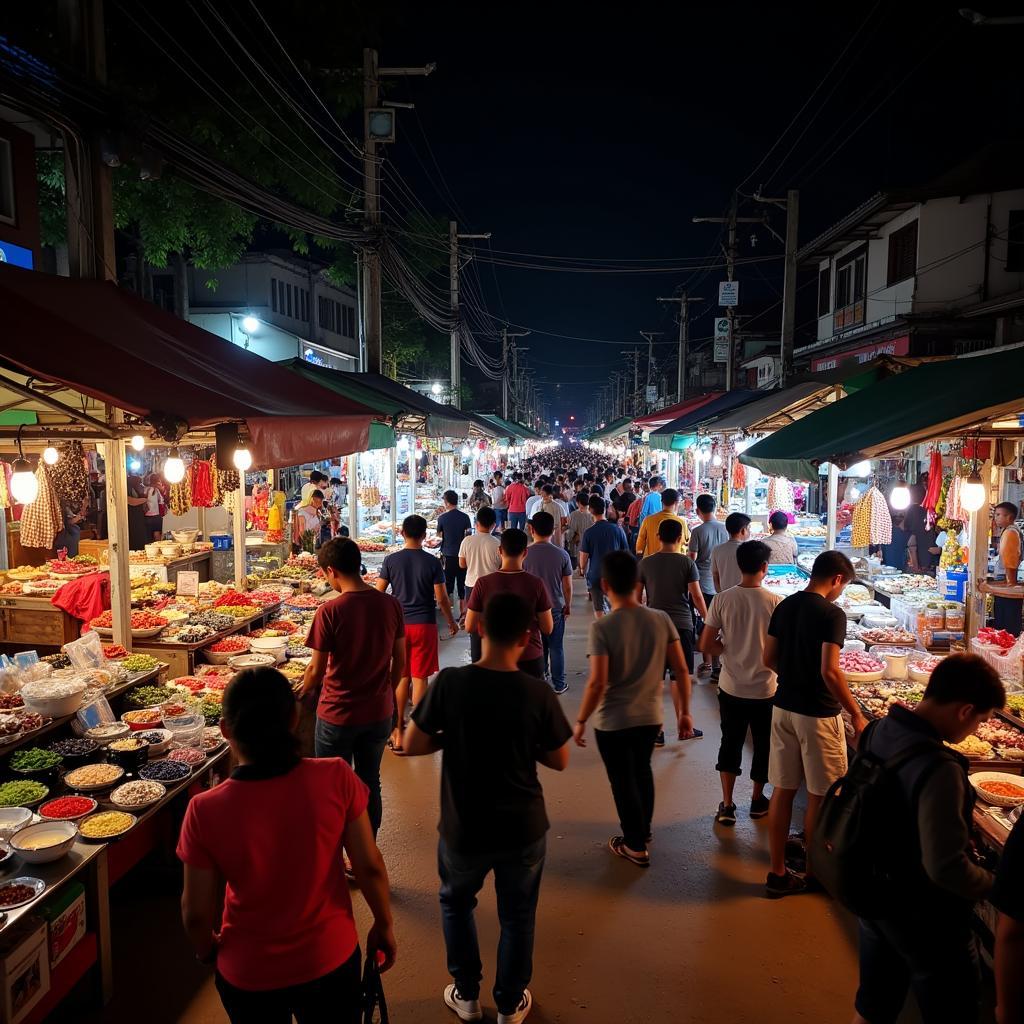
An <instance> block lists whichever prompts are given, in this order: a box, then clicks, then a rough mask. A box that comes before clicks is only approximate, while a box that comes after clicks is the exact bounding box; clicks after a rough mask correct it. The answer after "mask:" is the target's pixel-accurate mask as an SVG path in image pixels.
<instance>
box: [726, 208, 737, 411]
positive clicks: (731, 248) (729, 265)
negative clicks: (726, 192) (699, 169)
mask: <svg viewBox="0 0 1024 1024" xmlns="http://www.w3.org/2000/svg"><path fill="white" fill-rule="evenodd" d="M736 203H737V196H736V193H735V192H733V194H732V203H730V205H729V243H728V247H727V249H726V252H725V259H726V280H729V281H731V280H733V274H734V273H735V270H736ZM735 309H736V307H735V306H727V307H726V311H725V315H726V316H727V317H728V319H729V359H728V362H726V364H725V390H726V391H732V378H733V363H734V362H735V361H736V352H735V339H736V319H735V318H736V313H735Z"/></svg>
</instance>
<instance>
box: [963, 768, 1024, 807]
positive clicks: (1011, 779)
mask: <svg viewBox="0 0 1024 1024" xmlns="http://www.w3.org/2000/svg"><path fill="white" fill-rule="evenodd" d="M969 778H970V780H971V784H972V785H973V786H974V788H975V789H976V790H977V793H978V796H980V797H981V799H982V800H984V801H985V802H986V803H990V804H995V805H996V807H1018V806H1019V805H1020V804H1024V779H1022V778H1021V777H1020V776H1019V775H1010V774H1008V773H1006V772H975V773H974V774H973V775H971V776H969Z"/></svg>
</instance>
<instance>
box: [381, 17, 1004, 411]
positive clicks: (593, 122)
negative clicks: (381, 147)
mask: <svg viewBox="0 0 1024 1024" xmlns="http://www.w3.org/2000/svg"><path fill="white" fill-rule="evenodd" d="M678 6H679V7H680V8H681V9H680V10H677V11H675V12H674V13H668V12H667V11H666V9H665V5H661V4H657V5H656V4H646V3H634V4H630V5H622V6H616V7H614V8H609V9H608V12H607V13H604V12H603V11H602V8H601V7H599V6H597V5H586V6H584V5H577V4H557V3H550V2H549V3H547V4H529V3H528V4H520V5H516V6H515V7H511V8H510V7H506V6H502V7H501V8H500V11H501V13H502V16H501V17H495V14H494V12H495V11H496V10H499V8H496V7H494V6H492V5H477V7H474V8H471V7H470V6H469V5H464V4H460V5H445V4H420V5H416V7H415V8H412V9H410V12H409V13H408V14H406V15H405V16H398V17H396V20H395V22H394V23H393V24H392V25H391V26H390V27H389V28H388V30H387V31H386V33H385V37H384V39H383V42H382V46H381V51H382V52H381V60H382V63H385V64H422V63H425V62H426V61H430V60H434V61H437V62H438V65H439V68H438V71H437V72H436V73H435V74H434V75H433V76H432V77H430V78H428V79H411V80H409V81H408V82H407V83H403V84H402V86H401V87H400V88H399V89H396V90H395V91H393V92H392V95H393V96H394V97H395V98H403V99H410V100H415V102H416V105H417V110H416V112H415V113H410V112H405V111H403V112H401V116H400V122H399V124H400V131H401V134H402V138H403V141H402V142H400V143H399V144H398V145H396V146H395V147H393V149H392V152H391V154H390V155H391V157H392V158H393V159H394V160H395V161H396V163H397V165H398V166H399V167H400V168H401V170H402V173H403V174H404V175H405V176H406V177H407V179H408V180H409V181H410V182H411V183H413V185H414V186H415V188H416V191H417V192H418V193H419V194H421V195H422V196H423V198H424V200H425V202H426V203H427V205H428V206H430V207H431V209H432V210H436V211H437V212H438V213H439V214H443V215H447V214H448V212H449V207H450V205H451V204H450V202H448V201H447V199H446V196H445V195H444V194H443V193H444V190H445V187H447V189H448V190H450V192H451V193H452V194H453V195H454V197H455V198H456V199H457V201H458V205H459V207H460V209H461V211H463V214H464V218H465V229H468V230H473V231H484V230H489V231H491V232H493V238H492V240H491V243H490V244H491V246H492V247H493V248H494V249H495V250H499V249H500V250H506V251H509V252H518V253H540V254H550V255H559V256H568V257H588V258H591V259H593V258H608V259H610V260H614V261H618V262H622V261H628V260H644V259H671V260H674V259H680V260H682V261H683V262H684V263H685V261H687V260H688V261H691V262H692V261H693V260H694V258H701V257H704V256H706V255H707V254H708V252H709V250H710V249H711V248H712V247H713V245H714V244H715V240H716V236H717V228H716V227H714V226H712V225H707V224H705V225H694V224H692V223H691V218H692V217H693V216H695V215H701V214H711V215H719V214H721V213H722V212H723V210H724V208H725V207H726V205H727V204H728V202H729V196H730V193H731V190H732V188H733V187H734V186H736V185H739V184H740V183H741V182H742V181H743V180H744V178H745V176H747V175H748V174H749V173H750V172H751V171H753V169H754V167H755V165H756V164H757V163H758V162H759V161H760V159H761V158H762V156H764V154H765V153H766V151H767V150H768V148H769V147H770V146H771V145H772V143H773V142H775V140H776V139H777V138H778V136H779V135H780V133H781V132H782V131H783V129H784V128H785V127H786V125H787V124H788V123H789V121H790V120H791V118H793V116H794V115H795V114H796V113H797V111H798V109H799V108H800V107H801V105H802V104H803V103H804V101H805V100H807V99H808V97H810V96H811V95H812V92H813V91H814V90H815V88H816V87H817V86H818V83H819V82H820V80H821V79H822V78H823V76H825V75H826V73H829V72H830V74H829V77H828V78H827V79H826V81H825V83H824V85H822V86H821V87H820V89H819V91H818V92H817V94H816V96H815V98H814V99H813V100H812V102H811V104H810V105H809V106H808V108H807V110H806V111H805V112H804V113H803V114H802V115H801V116H800V117H799V118H798V120H797V122H796V124H795V126H794V128H793V129H792V130H791V131H790V132H789V133H788V135H786V136H785V138H784V139H783V142H782V144H781V145H780V146H779V147H778V148H777V149H776V150H775V151H774V152H773V153H772V154H771V156H770V157H769V158H768V160H767V161H766V162H765V164H764V166H763V168H761V169H760V170H759V171H758V172H757V173H756V174H755V175H753V177H751V178H750V179H749V180H748V181H747V182H746V186H745V191H752V190H753V187H754V186H756V185H757V184H758V183H759V182H764V183H765V184H766V186H767V189H766V191H767V192H769V193H775V194H778V193H779V191H780V190H783V191H784V189H785V188H787V187H799V188H800V189H801V193H802V195H801V214H802V222H801V228H800V237H801V239H802V240H807V239H810V238H812V237H813V236H814V235H815V234H816V233H817V232H818V231H820V230H822V229H823V228H824V227H827V226H828V224H830V223H831V222H832V221H833V220H835V219H836V218H837V217H838V216H840V215H842V214H843V213H845V212H846V211H847V210H849V209H850V208H852V207H853V206H855V205H857V204H858V203H860V202H861V201H862V200H863V199H865V198H867V197H868V196H869V195H870V194H871V193H872V192H874V191H875V190H876V189H878V188H882V187H885V186H886V185H896V184H907V183H911V182H914V181H918V180H924V179H927V178H929V177H932V176H933V175H934V174H937V173H938V172H939V171H941V170H944V169H945V168H947V167H948V166H950V165H952V164H954V163H956V162H958V161H959V160H960V159H963V158H964V157H966V156H968V155H970V154H971V153H972V152H973V151H975V150H976V149H977V148H979V147H980V146H981V145H983V144H984V143H985V142H987V141H992V140H996V139H999V138H1004V137H1012V136H1013V134H1014V133H1015V132H1018V133H1019V131H1020V125H1021V123H1022V117H1021V113H1022V110H1021V106H1022V104H1021V97H1022V79H1021V75H1020V67H1019V54H1020V52H1021V47H1022V44H1024V26H1021V27H978V28H975V27H972V26H971V25H969V24H968V23H967V22H966V21H965V20H964V19H962V18H960V17H959V16H958V14H957V7H956V4H955V3H948V2H944V0H934V2H931V3H927V4H920V5H914V4H909V3H892V2H888V0H885V2H880V3H850V4H843V5H840V4H820V3H813V4H810V3H808V4H785V3H781V4H765V3H763V2H762V3H756V4H754V3H731V4H722V3H715V4H700V5H697V4H683V5H678ZM983 10H984V11H985V12H986V13H989V14H997V13H1011V12H1012V5H1007V4H1002V5H1000V4H985V6H984V7H983ZM844 49H845V51H846V52H845V53H844ZM1015 54H1016V56H1015ZM417 119H418V122H419V123H417ZM421 126H422V130H423V132H425V134H426V136H427V137H428V138H429V140H430V145H431V147H432V149H433V153H434V156H435V157H436V159H437V163H438V165H439V166H440V168H441V171H442V172H443V177H444V184H442V183H441V182H440V181H438V175H437V174H436V172H435V171H434V170H433V167H432V166H431V165H430V157H429V154H428V153H427V151H426V147H425V144H424V141H423V135H422V134H421ZM805 130H806V131H805ZM802 132H804V134H803V137H802V138H798V136H799V135H800V134H801V133H802ZM794 144H795V146H794ZM791 146H793V147H794V148H793V150H792V152H791V153H790V152H789V150H790V148H791ZM424 165H425V166H426V168H427V169H429V171H430V173H429V174H428V173H427V169H425V166H424ZM439 193H442V194H440V195H439ZM743 212H745V213H752V212H754V210H753V209H747V210H745V211H743ZM773 220H774V224H775V226H776V229H777V230H779V231H780V232H781V231H782V230H783V226H784V225H783V222H782V215H781V214H779V215H777V216H775V217H774V218H773ZM757 233H758V236H759V240H758V246H757V249H756V250H754V251H752V250H751V249H750V246H749V242H748V241H747V239H748V237H749V230H748V231H746V232H744V233H743V234H742V235H741V238H742V240H743V244H742V247H741V255H742V256H750V255H773V254H777V253H779V252H780V248H779V247H778V246H777V244H776V243H774V242H773V240H772V239H771V238H770V236H769V235H768V234H767V232H766V231H764V230H758V232H757ZM526 262H535V261H531V260H527V261H526ZM479 271H480V276H481V280H482V282H483V285H484V289H485V293H486V300H487V303H488V306H489V308H490V310H491V311H492V312H494V313H496V314H497V315H499V316H504V317H506V318H507V319H508V320H510V321H513V322H515V323H518V324H524V325H526V326H528V327H532V328H534V329H535V331H539V330H541V329H542V330H544V331H548V332H551V334H547V335H545V334H540V333H535V334H534V335H533V336H532V337H531V338H529V339H527V341H526V342H524V344H528V345H529V346H530V358H531V359H532V360H533V365H534V366H535V367H536V369H537V370H538V372H539V373H541V374H542V375H543V376H544V377H545V378H547V380H548V381H549V382H550V383H549V385H548V386H547V388H546V392H547V394H548V395H550V396H551V397H552V399H553V401H552V415H553V416H554V417H557V418H559V419H561V420H563V421H564V420H565V419H566V418H567V417H568V415H569V414H570V412H572V413H575V414H576V415H577V417H579V416H581V415H582V413H583V412H584V411H585V410H586V407H587V406H588V405H589V401H590V395H591V394H592V392H593V391H594V390H595V388H596V387H598V386H600V384H601V383H604V382H605V381H606V380H607V377H608V374H609V373H610V372H611V371H612V370H614V369H616V368H618V367H620V366H621V364H622V357H621V355H620V350H621V348H622V347H623V343H636V342H639V341H640V337H639V334H638V332H639V331H640V330H642V329H660V330H664V331H666V335H665V338H666V339H667V338H670V337H674V332H675V327H674V324H673V322H672V319H671V313H669V312H666V311H665V309H664V308H663V307H662V306H660V305H659V304H658V303H657V302H656V301H655V298H656V297H657V296H658V295H665V294H672V290H673V289H675V288H677V287H678V286H681V285H682V284H683V283H685V282H686V281H687V278H688V275H687V274H685V273H683V272H681V271H679V272H674V273H670V274H629V275H618V274H616V275H611V274H593V273H587V274H576V273H554V272H551V271H547V270H524V269H518V268H511V267H497V268H494V272H493V274H492V270H491V266H490V265H485V264H482V263H481V264H480V266H479ZM738 276H739V277H740V279H741V281H742V282H744V285H743V287H744V294H743V298H744V308H743V309H742V312H744V313H748V314H753V313H756V312H757V311H759V310H760V309H763V308H764V307H766V306H768V305H771V303H773V302H775V301H776V295H777V292H778V290H779V288H780V287H781V262H780V261H778V260H775V261H772V262H766V263H765V264H763V266H761V267H758V268H757V269H756V270H755V269H754V268H753V267H748V268H747V269H746V270H745V271H744V272H743V273H742V274H740V275H738ZM720 278H724V273H721V272H720V271H718V270H713V271H712V272H710V273H709V274H707V275H696V278H694V277H693V276H690V278H689V281H690V287H691V288H693V289H694V290H695V291H696V292H697V294H703V295H704V296H705V297H706V298H708V299H709V300H710V299H712V298H713V297H714V295H715V291H716V289H715V283H716V282H717V280H719V279H720ZM813 290H814V289H813V288H807V289H805V290H804V292H803V297H804V299H806V298H808V297H809V296H810V294H811V293H812V292H813ZM703 308H704V309H705V310H707V311H708V312H707V313H706V314H705V315H704V316H703V317H702V318H700V319H698V320H696V322H695V323H694V326H693V336H694V337H698V338H700V337H706V336H707V335H708V334H710V312H712V311H713V305H712V303H711V302H710V301H709V302H707V303H705V304H704V307H703ZM503 311H504V312H503ZM807 316H813V309H811V310H810V312H809V313H808V312H806V311H804V310H800V311H798V324H799V323H800V321H801V319H804V320H806V318H807ZM751 326H752V327H753V326H754V325H753V324H752V325H751ZM756 326H757V327H764V328H766V329H773V328H774V329H776V330H777V329H778V310H777V309H776V310H775V311H774V312H768V313H766V314H765V315H764V316H763V317H761V319H760V320H759V321H758V322H757V323H756ZM553 335H571V336H576V337H580V338H587V339H597V340H593V341H573V340H569V339H566V338H559V337H555V336H553ZM600 340H605V341H608V342H611V344H601V343H599V341H600ZM660 352H661V354H662V355H667V354H668V353H667V350H666V349H665V348H664V346H662V347H661V349H660ZM542 360H543V362H542ZM465 372H466V371H464V373H465ZM556 383H561V387H560V388H558V389H556V388H555V387H554V385H555V384H556Z"/></svg>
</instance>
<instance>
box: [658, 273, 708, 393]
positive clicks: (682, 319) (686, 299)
mask: <svg viewBox="0 0 1024 1024" xmlns="http://www.w3.org/2000/svg"><path fill="white" fill-rule="evenodd" d="M658 301H659V302H678V303H679V352H678V366H677V368H676V401H677V402H682V401H684V400H685V399H686V350H687V348H688V347H689V344H690V303H691V302H703V301H704V300H703V299H701V298H698V297H697V296H696V295H690V293H689V292H687V291H684V292H683V294H682V295H677V296H675V297H673V298H667V299H661V298H659V299H658Z"/></svg>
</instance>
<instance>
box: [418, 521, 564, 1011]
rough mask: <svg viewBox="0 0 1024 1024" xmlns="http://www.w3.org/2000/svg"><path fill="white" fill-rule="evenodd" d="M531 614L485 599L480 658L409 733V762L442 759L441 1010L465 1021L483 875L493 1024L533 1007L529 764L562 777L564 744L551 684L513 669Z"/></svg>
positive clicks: (539, 851) (458, 671) (540, 839)
mask: <svg viewBox="0 0 1024 1024" xmlns="http://www.w3.org/2000/svg"><path fill="white" fill-rule="evenodd" d="M513 532H519V531H512V530H510V531H506V533H513ZM534 617H535V612H534V610H533V607H532V606H531V605H530V604H529V603H527V602H525V601H523V600H522V598H520V597H518V596H517V595H516V594H513V593H511V592H504V593H496V594H494V595H493V596H491V597H490V598H489V599H488V601H487V604H486V606H485V608H484V611H483V631H484V637H483V657H482V658H481V659H480V661H478V662H477V663H476V664H474V665H467V666H464V667H461V668H447V669H445V670H444V671H443V672H442V673H441V674H440V675H439V676H438V677H437V679H436V680H435V681H434V685H433V686H431V688H430V691H429V692H428V694H427V696H426V699H425V700H424V701H423V703H422V704H420V705H419V706H418V707H417V708H416V710H415V712H414V713H413V719H412V723H411V724H410V726H409V736H408V749H409V753H410V754H413V755H417V754H429V753H432V752H433V751H435V750H443V752H444V753H443V756H442V760H441V821H440V825H439V827H438V831H439V832H440V833H441V836H440V839H439V841H438V855H437V860H438V869H439V873H440V876H441V920H442V924H443V926H444V940H445V946H446V948H447V955H448V970H449V972H450V974H451V976H452V980H453V983H452V984H450V985H448V986H447V987H446V988H445V990H444V1002H445V1005H446V1006H447V1007H448V1008H449V1009H451V1010H452V1011H453V1012H454V1013H455V1014H456V1015H457V1016H458V1018H459V1019H460V1020H464V1021H475V1020H480V1019H481V1018H482V1017H483V1013H482V1011H481V1009H480V982H481V979H482V975H483V968H482V965H481V963H480V948H479V945H478V943H477V935H476V924H475V921H474V916H473V910H474V908H475V907H476V898H477V894H478V893H479V892H480V889H481V888H482V887H483V884H484V881H485V880H486V878H487V876H488V875H489V874H491V873H492V872H493V874H494V889H495V895H496V896H497V901H498V920H499V922H500V925H501V940H500V942H499V944H498V964H497V971H496V976H495V980H494V989H493V994H494V1001H495V1003H496V1004H497V1008H498V1022H499V1024H520V1022H521V1021H523V1020H525V1019H526V1017H527V1015H528V1014H529V1012H530V1010H531V1008H532V1005H533V997H532V996H531V994H530V991H529V989H528V988H527V986H528V985H529V983H530V979H531V977H532V975H533V937H534V922H535V918H536V912H537V899H538V896H539V894H540V882H541V875H542V873H543V870H544V856H545V846H546V833H547V830H548V827H549V825H548V818H547V813H546V810H545V807H544V793H543V790H542V789H541V784H540V780H539V779H538V778H537V764H538V763H540V764H542V765H544V766H545V767H546V768H550V769H551V770H552V771H559V772H560V771H564V770H565V768H566V766H567V765H568V763H569V745H568V740H569V737H570V736H571V735H572V730H571V728H570V727H569V723H568V722H567V721H566V718H565V714H564V713H563V712H562V709H561V707H560V706H559V703H558V700H557V699H556V697H555V695H554V694H553V693H552V691H551V687H549V686H548V685H546V684H545V683H544V682H543V681H541V680H539V679H536V678H534V677H533V676H531V675H528V674H527V673H525V672H522V671H520V670H519V668H518V666H519V665H520V664H522V661H523V656H524V652H525V651H526V649H527V647H528V646H529V645H530V644H531V643H532V640H531V634H532V632H533V627H532V623H533V620H534Z"/></svg>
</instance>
